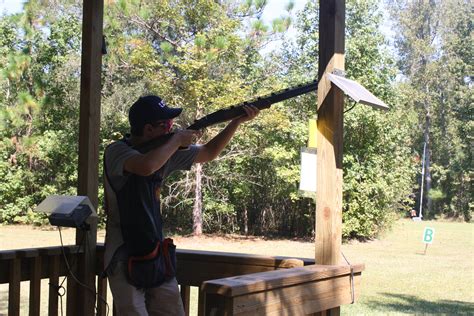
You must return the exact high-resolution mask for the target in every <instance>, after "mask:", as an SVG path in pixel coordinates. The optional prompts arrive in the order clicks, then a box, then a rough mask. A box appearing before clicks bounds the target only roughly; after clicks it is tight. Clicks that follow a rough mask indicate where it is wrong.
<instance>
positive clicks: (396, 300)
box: [0, 220, 474, 315]
mask: <svg viewBox="0 0 474 316" xmlns="http://www.w3.org/2000/svg"><path fill="white" fill-rule="evenodd" d="M425 227H432V228H434V229H435V235H434V241H433V244H431V245H430V246H429V247H428V248H427V249H426V254H425V253H424V250H425V245H424V243H423V242H422V234H423V230H424V228H425ZM63 236H64V240H65V244H72V243H73V241H74V230H65V231H64V232H63ZM103 236H104V232H103V231H101V232H99V234H98V241H99V242H101V241H103ZM173 238H174V239H175V243H176V244H177V245H178V247H180V248H183V249H201V250H214V251H231V252H242V253H255V254H263V255H281V256H297V257H314V243H313V242H305V241H297V240H274V239H273V240H264V239H261V238H245V237H239V236H204V237H201V238H195V237H182V236H174V237H173ZM58 244H59V236H58V233H57V232H56V231H50V230H49V231H46V230H40V229H35V228H31V227H18V226H13V227H12V226H3V227H2V226H0V249H2V250H6V249H17V248H26V247H28V248H30V247H40V246H50V245H58ZM342 251H343V253H344V255H345V256H346V258H347V259H348V260H349V262H351V263H364V264H365V266H366V269H365V271H364V272H363V274H362V288H361V296H360V299H359V300H358V301H357V302H356V303H355V304H354V305H345V306H343V307H342V314H343V315H403V314H430V315H432V314H450V315H474V225H473V224H467V223H454V222H429V221H426V222H412V221H409V220H402V221H399V222H398V223H397V225H396V226H395V227H394V229H393V230H392V231H390V232H387V234H386V235H385V236H382V237H381V238H380V239H379V240H375V241H371V242H366V243H358V242H352V243H349V244H344V245H343V247H342ZM45 288H46V289H47V285H45ZM45 291H46V290H45ZM7 295H8V290H7V288H6V286H5V285H2V286H0V315H3V314H4V313H6V312H5V309H6V296H7ZM27 296H28V287H27V284H25V285H23V284H22V306H23V308H24V310H22V313H21V314H22V315H23V314H26V313H27V306H28V303H27V302H28V301H27ZM44 301H45V302H46V301H47V296H46V295H45V296H44ZM42 311H45V308H42Z"/></svg>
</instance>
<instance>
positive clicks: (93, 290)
mask: <svg viewBox="0 0 474 316" xmlns="http://www.w3.org/2000/svg"><path fill="white" fill-rule="evenodd" d="M58 230H59V239H60V241H61V252H62V254H63V257H64V262H65V263H66V268H67V271H68V273H69V275H70V276H71V277H72V278H73V279H74V281H76V283H77V284H79V285H80V286H82V287H83V288H85V289H87V290H89V291H91V292H92V293H94V296H97V297H98V298H99V300H101V301H102V302H104V303H105V307H106V315H107V316H108V315H109V310H110V307H109V304H108V303H107V301H106V300H105V299H104V298H103V297H102V296H101V295H99V293H97V292H96V291H95V289H92V288H90V287H89V286H87V285H86V284H84V283H82V282H81V281H79V280H78V278H77V277H76V276H75V275H74V273H73V272H72V268H71V267H73V266H74V264H75V263H76V262H74V264H73V265H72V266H70V265H69V261H68V260H67V257H66V252H65V251H64V244H63V237H62V233H61V227H59V226H58ZM84 241H85V242H86V243H87V234H84V235H83V237H82V240H81V243H80V244H79V247H78V248H77V250H76V255H75V256H74V258H77V255H78V254H79V250H80V249H81V246H82V245H84ZM88 250H90V249H89V248H88ZM65 280H66V276H65V277H64V279H63V281H62V282H61V284H60V285H59V286H58V296H59V297H60V300H61V315H63V306H62V296H64V294H65V293H66V289H65V288H64V287H63V283H64V281H65ZM60 289H63V293H62V294H60V293H59V290H60ZM98 304H99V302H97V305H96V307H95V308H96V314H98Z"/></svg>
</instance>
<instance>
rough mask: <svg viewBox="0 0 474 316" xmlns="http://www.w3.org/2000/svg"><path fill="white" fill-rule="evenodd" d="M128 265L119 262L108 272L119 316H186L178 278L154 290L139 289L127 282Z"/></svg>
mask: <svg viewBox="0 0 474 316" xmlns="http://www.w3.org/2000/svg"><path fill="white" fill-rule="evenodd" d="M125 269H126V263H125V262H123V261H118V262H117V263H116V265H115V266H114V267H111V269H109V271H108V273H107V274H108V277H109V284H110V289H111V291H112V296H113V298H114V305H115V308H116V309H117V313H118V315H126V316H135V315H136V316H147V315H166V316H174V315H176V316H184V308H183V302H182V301H181V296H180V294H179V288H178V282H177V281H176V278H174V279H172V280H170V281H168V282H165V283H163V284H162V285H160V286H159V287H156V288H152V289H146V290H143V289H140V290H139V289H137V288H136V287H135V286H133V285H131V284H129V283H128V282H127V277H126V275H125V272H126V270H125Z"/></svg>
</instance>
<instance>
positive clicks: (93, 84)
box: [67, 0, 104, 315]
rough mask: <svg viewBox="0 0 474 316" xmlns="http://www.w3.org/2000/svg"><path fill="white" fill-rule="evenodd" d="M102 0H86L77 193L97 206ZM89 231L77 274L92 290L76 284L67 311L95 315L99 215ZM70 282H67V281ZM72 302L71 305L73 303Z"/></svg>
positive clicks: (79, 237)
mask: <svg viewBox="0 0 474 316" xmlns="http://www.w3.org/2000/svg"><path fill="white" fill-rule="evenodd" d="M103 12H104V2H103V0H84V4H83V20H82V59H81V96H80V123H79V170H78V189H77V193H78V195H85V196H88V197H89V199H90V201H91V203H92V205H93V206H94V207H95V208H96V209H97V207H98V203H99V202H98V187H99V131H100V96H101V87H102V84H101V70H102V37H103V34H102V29H103ZM89 224H90V226H91V227H90V230H89V231H82V230H79V229H78V230H77V231H76V244H79V243H82V242H83V243H84V250H85V251H84V256H83V257H82V261H81V264H79V265H78V266H79V267H80V269H79V271H77V276H78V278H79V280H80V281H81V282H83V283H84V284H85V285H86V286H87V287H88V288H89V290H87V289H85V288H84V287H83V286H81V287H76V289H77V296H75V297H73V296H72V295H74V294H72V295H69V294H68V300H67V301H68V311H73V313H74V314H75V315H93V314H94V312H95V311H94V306H95V300H96V297H95V295H94V293H93V292H92V291H91V290H90V289H93V290H95V289H96V287H95V271H96V266H95V262H96V258H95V256H96V254H95V249H96V243H97V219H96V218H95V217H90V221H89ZM69 283H71V282H68V285H69ZM70 304H71V305H70Z"/></svg>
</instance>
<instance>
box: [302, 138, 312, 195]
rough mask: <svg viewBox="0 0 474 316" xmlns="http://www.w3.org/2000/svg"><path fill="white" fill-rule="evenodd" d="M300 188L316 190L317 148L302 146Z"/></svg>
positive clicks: (310, 190)
mask: <svg viewBox="0 0 474 316" xmlns="http://www.w3.org/2000/svg"><path fill="white" fill-rule="evenodd" d="M300 190H301V191H309V192H316V148H306V147H303V148H301V173H300Z"/></svg>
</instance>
